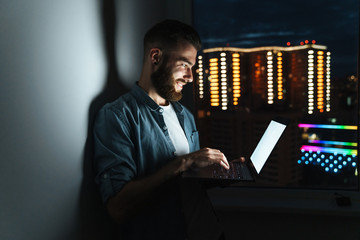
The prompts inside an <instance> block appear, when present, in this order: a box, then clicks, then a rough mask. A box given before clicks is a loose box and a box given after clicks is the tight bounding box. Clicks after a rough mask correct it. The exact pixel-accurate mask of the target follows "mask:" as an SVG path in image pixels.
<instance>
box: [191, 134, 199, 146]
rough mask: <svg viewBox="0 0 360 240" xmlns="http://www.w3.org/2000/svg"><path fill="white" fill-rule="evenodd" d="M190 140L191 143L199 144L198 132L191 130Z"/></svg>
mask: <svg viewBox="0 0 360 240" xmlns="http://www.w3.org/2000/svg"><path fill="white" fill-rule="evenodd" d="M190 140H191V143H192V144H193V145H198V144H199V132H198V131H193V132H192V133H191V136H190Z"/></svg>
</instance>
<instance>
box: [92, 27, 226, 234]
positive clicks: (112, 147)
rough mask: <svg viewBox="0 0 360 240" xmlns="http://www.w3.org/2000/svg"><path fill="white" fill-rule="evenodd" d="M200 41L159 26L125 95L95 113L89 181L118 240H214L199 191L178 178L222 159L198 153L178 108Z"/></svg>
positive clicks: (214, 228) (186, 31) (183, 30)
mask: <svg viewBox="0 0 360 240" xmlns="http://www.w3.org/2000/svg"><path fill="white" fill-rule="evenodd" d="M200 48H201V41H200V38H199V36H198V34H197V33H196V31H195V30H194V29H193V28H192V27H190V26H188V25H186V24H183V23H181V22H178V21H174V20H166V21H163V22H160V23H158V24H156V25H155V26H154V27H152V28H151V29H150V30H149V31H148V32H147V33H146V35H145V37H144V60H143V67H142V73H141V76H140V79H139V81H138V82H137V84H136V85H135V86H134V87H133V88H132V90H131V91H130V92H129V93H127V94H125V95H123V96H121V97H120V98H119V99H117V100H116V101H115V102H113V103H110V104H107V105H105V106H104V107H103V108H102V109H101V110H100V111H99V113H98V115H97V119H96V121H95V126H94V139H95V140H94V141H95V168H96V174H97V175H96V182H97V184H98V186H99V189H100V193H101V195H102V199H103V202H104V204H105V206H106V209H107V211H108V213H109V215H110V216H111V217H112V218H113V219H114V220H115V221H116V222H118V223H119V226H120V228H121V234H122V237H123V238H121V239H220V238H221V236H222V235H223V234H222V230H221V228H219V226H218V221H217V218H216V216H215V214H214V212H213V209H212V206H211V203H210V201H209V199H208V198H207V195H206V192H205V190H203V189H202V188H201V186H200V185H199V184H198V183H197V182H190V183H189V182H188V181H185V180H182V179H181V178H180V177H179V176H180V174H181V173H182V172H184V171H186V170H187V169H189V168H191V167H204V166H208V165H210V164H213V163H218V164H220V165H222V166H223V167H224V168H226V169H228V168H229V164H228V162H227V160H226V158H225V156H224V154H223V153H222V152H220V151H219V150H216V149H210V148H204V149H201V150H199V146H200V144H199V138H198V132H197V130H196V127H195V121H194V118H193V116H192V114H191V113H190V112H189V111H188V110H187V109H186V108H185V107H184V106H182V105H181V104H180V103H179V102H178V101H179V100H180V99H181V98H182V93H181V91H182V89H183V87H184V86H185V85H186V84H188V83H191V82H192V81H193V75H192V67H193V66H194V64H195V61H196V55H197V51H198V50H199V49H200Z"/></svg>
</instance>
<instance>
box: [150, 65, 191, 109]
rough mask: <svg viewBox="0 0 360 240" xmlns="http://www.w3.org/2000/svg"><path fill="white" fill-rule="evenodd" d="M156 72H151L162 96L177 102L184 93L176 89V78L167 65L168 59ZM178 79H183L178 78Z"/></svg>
mask: <svg viewBox="0 0 360 240" xmlns="http://www.w3.org/2000/svg"><path fill="white" fill-rule="evenodd" d="M164 60H165V61H163V63H162V64H161V66H160V67H159V69H158V70H157V71H156V72H153V73H152V74H151V81H152V84H153V86H154V88H155V90H156V92H157V93H158V94H159V96H160V97H162V98H164V99H165V100H167V101H170V102H177V101H179V100H180V99H181V98H182V93H181V91H180V92H176V90H175V82H176V80H175V78H174V77H173V75H172V73H171V69H170V68H169V67H167V66H166V62H167V61H166V59H164ZM177 81H183V82H185V81H184V80H182V79H178V80H177Z"/></svg>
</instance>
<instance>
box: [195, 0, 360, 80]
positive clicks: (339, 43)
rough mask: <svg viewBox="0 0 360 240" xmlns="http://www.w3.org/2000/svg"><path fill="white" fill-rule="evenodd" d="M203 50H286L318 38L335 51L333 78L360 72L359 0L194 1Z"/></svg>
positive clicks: (318, 40)
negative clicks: (359, 56)
mask: <svg viewBox="0 0 360 240" xmlns="http://www.w3.org/2000/svg"><path fill="white" fill-rule="evenodd" d="M194 26H195V28H196V29H197V30H198V32H199V34H200V36H201V39H202V41H203V48H210V47H223V46H231V47H240V48H250V47H258V46H286V43H287V42H291V45H299V44H300V42H301V41H305V40H310V41H311V40H316V43H317V44H320V45H326V46H328V49H329V50H330V52H331V53H332V75H333V76H334V77H344V76H349V75H352V74H356V65H357V51H358V39H359V38H358V35H359V1H358V0H341V1H338V0H313V1H285V0H276V1H275V0H274V1H269V0H253V1H248V0H222V1H219V0H194Z"/></svg>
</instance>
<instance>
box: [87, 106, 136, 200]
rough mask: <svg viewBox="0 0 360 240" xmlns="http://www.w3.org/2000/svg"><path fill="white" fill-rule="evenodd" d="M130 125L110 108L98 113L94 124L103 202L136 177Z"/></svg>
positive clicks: (97, 172) (95, 157)
mask: <svg viewBox="0 0 360 240" xmlns="http://www.w3.org/2000/svg"><path fill="white" fill-rule="evenodd" d="M133 151H134V146H133V141H132V140H131V132H130V128H129V124H128V123H127V122H126V121H125V120H124V118H123V116H122V115H121V114H120V113H119V112H116V111H113V110H112V109H111V108H103V109H101V110H100V111H99V113H98V115H97V117H96V120H95V124H94V167H95V174H96V176H95V182H96V184H97V185H98V187H99V191H100V194H101V197H102V200H103V203H106V202H107V200H108V199H109V198H110V197H112V196H114V195H115V194H116V193H117V192H119V191H120V190H121V189H122V188H123V186H124V185H125V184H126V183H127V182H129V181H131V180H132V179H133V178H134V176H135V174H136V165H135V161H134V158H133V156H134V153H133Z"/></svg>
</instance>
